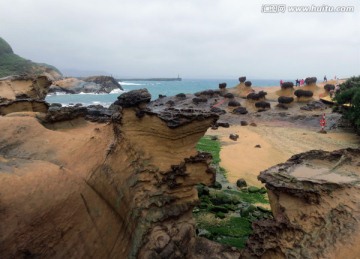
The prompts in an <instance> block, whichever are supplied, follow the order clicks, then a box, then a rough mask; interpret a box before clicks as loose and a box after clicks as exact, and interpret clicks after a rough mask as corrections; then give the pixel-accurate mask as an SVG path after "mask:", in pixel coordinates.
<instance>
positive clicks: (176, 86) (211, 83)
mask: <svg viewBox="0 0 360 259" xmlns="http://www.w3.org/2000/svg"><path fill="white" fill-rule="evenodd" d="M249 81H251V82H252V87H253V88H256V87H271V86H278V85H279V80H274V79H253V80H249ZM285 81H292V80H285ZM119 83H120V85H121V86H122V88H123V89H124V90H123V91H122V90H120V89H119V90H114V91H112V92H111V93H109V94H94V93H80V94H61V93H60V94H59V93H58V94H51V95H48V96H47V97H46V101H47V102H49V103H61V104H62V105H64V106H69V105H73V104H77V103H81V104H83V105H97V104H100V105H103V106H105V107H108V106H109V105H111V104H112V103H113V102H114V101H116V99H117V97H118V96H119V95H120V94H122V93H124V92H128V91H131V90H136V89H141V88H146V89H148V91H149V92H150V94H151V96H152V98H151V99H152V100H155V99H157V98H158V97H159V95H160V94H161V95H166V96H173V95H176V94H178V93H184V94H194V93H196V92H199V91H204V90H208V89H212V90H216V89H219V84H220V83H226V84H227V87H228V88H231V87H234V86H236V85H237V84H239V80H237V79H183V80H181V81H120V82H119Z"/></svg>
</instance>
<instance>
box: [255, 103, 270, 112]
mask: <svg viewBox="0 0 360 259" xmlns="http://www.w3.org/2000/svg"><path fill="white" fill-rule="evenodd" d="M255 107H256V108H258V111H266V110H268V109H270V108H271V106H270V103H269V102H265V101H259V102H256V103H255Z"/></svg>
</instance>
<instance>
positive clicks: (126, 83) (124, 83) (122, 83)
mask: <svg viewBox="0 0 360 259" xmlns="http://www.w3.org/2000/svg"><path fill="white" fill-rule="evenodd" d="M119 84H120V85H144V84H137V83H130V82H119Z"/></svg>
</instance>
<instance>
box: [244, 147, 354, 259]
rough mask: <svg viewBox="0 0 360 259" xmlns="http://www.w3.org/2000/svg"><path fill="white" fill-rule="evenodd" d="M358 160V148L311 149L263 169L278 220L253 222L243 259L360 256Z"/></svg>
mask: <svg viewBox="0 0 360 259" xmlns="http://www.w3.org/2000/svg"><path fill="white" fill-rule="evenodd" d="M359 164H360V150H359V149H350V148H347V149H342V150H336V151H332V152H327V151H322V150H312V151H309V152H305V153H301V154H297V155H294V156H292V157H291V158H290V159H289V160H288V161H286V162H285V163H281V164H278V165H276V166H273V167H271V168H269V169H267V170H265V171H262V172H260V175H259V177H258V178H259V180H260V181H261V182H262V183H263V184H264V185H265V186H266V188H267V190H268V193H269V199H270V204H271V208H272V213H273V218H271V219H267V220H260V221H257V222H253V224H252V227H253V231H254V232H253V234H251V235H250V237H249V240H248V242H247V244H246V247H245V248H244V250H243V252H242V257H241V258H329V259H336V258H356V257H358V255H359V253H360V247H359V245H358V244H359V242H360V236H359V234H358V233H359V231H360V225H359V222H360V207H359V206H358V202H357V201H358V199H359V197H360V189H359V181H360V175H359ZM324 172H326V173H324ZM314 233H316V234H314ZM344 255H345V256H344Z"/></svg>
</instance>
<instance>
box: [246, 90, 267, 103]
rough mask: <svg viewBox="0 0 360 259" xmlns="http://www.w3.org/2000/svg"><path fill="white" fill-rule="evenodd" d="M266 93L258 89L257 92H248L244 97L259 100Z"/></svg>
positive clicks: (263, 97)
mask: <svg viewBox="0 0 360 259" xmlns="http://www.w3.org/2000/svg"><path fill="white" fill-rule="evenodd" d="M266 95H267V92H264V91H260V92H258V93H249V94H248V95H247V96H246V99H248V100H253V101H259V100H263V99H265V96H266Z"/></svg>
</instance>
